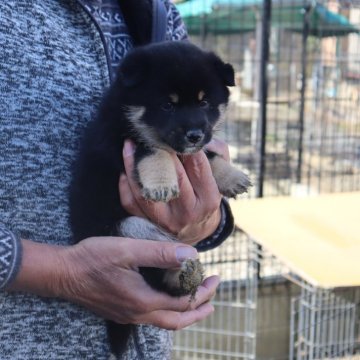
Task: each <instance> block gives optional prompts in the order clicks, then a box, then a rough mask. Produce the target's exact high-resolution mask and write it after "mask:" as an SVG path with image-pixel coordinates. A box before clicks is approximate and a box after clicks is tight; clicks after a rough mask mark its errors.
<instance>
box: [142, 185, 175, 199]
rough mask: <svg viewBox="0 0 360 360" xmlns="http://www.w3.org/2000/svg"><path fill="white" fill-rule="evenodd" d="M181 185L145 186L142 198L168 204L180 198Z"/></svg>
mask: <svg viewBox="0 0 360 360" xmlns="http://www.w3.org/2000/svg"><path fill="white" fill-rule="evenodd" d="M179 194H180V191H179V185H178V184H172V185H159V186H145V187H143V188H142V196H143V197H144V199H146V200H151V201H163V202H168V201H170V200H172V199H175V198H177V197H178V196H179Z"/></svg>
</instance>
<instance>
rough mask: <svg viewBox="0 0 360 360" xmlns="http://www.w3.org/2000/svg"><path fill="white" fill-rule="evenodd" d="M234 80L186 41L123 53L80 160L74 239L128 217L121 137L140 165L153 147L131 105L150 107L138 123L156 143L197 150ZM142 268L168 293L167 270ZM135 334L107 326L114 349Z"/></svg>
mask: <svg viewBox="0 0 360 360" xmlns="http://www.w3.org/2000/svg"><path fill="white" fill-rule="evenodd" d="M233 79H234V72H233V69H232V68H231V66H230V65H228V64H224V63H223V62H222V61H221V60H220V59H219V58H218V57H216V56H215V55H214V54H212V53H207V52H204V51H202V50H200V49H198V48H196V47H195V46H193V45H191V44H189V43H184V42H168V43H167V42H165V43H161V44H153V45H148V46H144V47H139V48H137V49H135V50H133V51H132V52H131V53H130V54H129V55H128V56H127V57H126V58H125V60H124V61H123V63H122V65H121V66H120V71H119V74H118V77H117V79H116V80H115V82H114V84H113V85H112V86H111V88H110V90H109V91H108V92H107V94H106V95H105V97H104V100H103V102H102V104H101V106H100V110H99V114H98V116H97V118H96V119H95V120H94V121H93V122H91V124H90V125H89V127H88V129H87V130H86V132H85V135H84V138H83V143H82V146H81V151H80V154H79V158H78V161H77V162H76V164H75V170H74V181H73V184H72V189H71V198H70V205H71V225H72V230H73V233H74V239H75V241H76V242H78V241H81V240H82V239H85V238H87V237H91V236H107V235H112V234H114V231H115V224H116V223H117V222H119V221H121V220H122V219H124V218H126V217H128V216H129V214H128V213H127V212H126V211H125V210H124V209H123V208H122V207H121V204H120V198H119V193H118V180H119V175H120V174H121V173H122V172H123V171H124V165H123V160H122V149H123V144H124V140H125V139H126V138H130V139H132V140H133V141H134V142H135V143H136V144H137V150H136V154H135V159H136V163H138V162H139V159H141V158H144V157H146V156H147V155H148V154H150V153H152V152H153V147H154V144H150V143H149V141H148V140H149V139H148V138H147V137H146V136H145V137H143V136H141V135H140V136H139V133H138V131H135V130H134V128H133V125H132V124H131V122H130V121H129V116H128V115H127V114H128V107H129V106H137V107H143V108H144V109H145V112H144V114H143V115H142V116H141V119H140V120H139V121H140V122H141V123H142V124H145V125H146V126H147V127H149V128H151V129H152V131H153V132H154V133H155V139H153V140H154V143H155V147H160V148H161V147H163V148H166V149H173V151H175V152H177V153H183V152H194V151H197V150H200V149H201V148H202V147H203V146H204V145H205V144H206V143H207V142H209V141H210V139H211V136H212V130H213V127H214V125H215V124H216V122H217V120H218V118H219V116H220V113H219V105H220V104H226V103H227V101H228V96H229V91H228V89H227V86H230V85H233V81H234V80H233ZM173 94H176V95H177V96H178V101H175V102H174V101H173V102H172V100H171V97H169V96H170V95H173ZM199 94H204V95H203V96H200V97H199ZM194 131H195V134H197V133H198V132H202V133H203V137H202V138H201V139H200V140H198V141H197V142H196V141H194V140H193V139H192V140H191V141H189V137H188V136H187V134H189V132H190V133H191V134H194ZM189 149H190V150H189ZM141 272H142V273H143V274H144V277H145V279H147V281H148V282H149V283H150V284H151V285H152V286H153V287H156V288H158V289H160V290H163V291H168V289H166V288H164V287H163V285H162V281H161V276H162V274H163V272H161V271H151V272H146V269H141ZM130 332H131V327H129V326H128V325H118V324H114V323H110V324H109V340H110V342H111V347H112V350H113V351H114V352H115V353H119V352H121V351H122V350H123V349H124V347H125V346H126V343H127V340H128V337H129V334H130Z"/></svg>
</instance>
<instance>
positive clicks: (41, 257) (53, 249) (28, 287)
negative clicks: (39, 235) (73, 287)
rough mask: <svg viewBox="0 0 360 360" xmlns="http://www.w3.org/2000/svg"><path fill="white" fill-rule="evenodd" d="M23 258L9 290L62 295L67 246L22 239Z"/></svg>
mask: <svg viewBox="0 0 360 360" xmlns="http://www.w3.org/2000/svg"><path fill="white" fill-rule="evenodd" d="M21 244H22V260H21V265H20V269H19V272H18V273H17V276H16V278H15V279H14V280H13V281H12V282H11V283H10V284H9V285H8V286H7V287H6V290H7V291H25V292H30V293H33V294H36V295H40V296H46V297H55V296H59V295H60V289H61V283H62V281H63V278H64V276H65V266H64V262H63V253H64V251H66V248H65V247H60V246H55V245H47V244H39V243H36V242H34V241H29V240H21Z"/></svg>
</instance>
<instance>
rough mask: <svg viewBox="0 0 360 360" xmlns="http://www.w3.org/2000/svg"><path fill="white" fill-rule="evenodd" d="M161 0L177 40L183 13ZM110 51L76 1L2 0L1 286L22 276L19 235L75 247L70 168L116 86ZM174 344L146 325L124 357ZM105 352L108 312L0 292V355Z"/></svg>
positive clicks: (160, 355)
mask: <svg viewBox="0 0 360 360" xmlns="http://www.w3.org/2000/svg"><path fill="white" fill-rule="evenodd" d="M164 1H165V3H166V6H167V9H168V38H169V39H172V38H173V31H174V29H173V23H174V16H176V13H175V12H174V11H173V8H172V5H170V4H169V3H168V2H167V0H164ZM104 49H105V47H104V44H103V38H102V36H101V35H100V33H99V31H98V28H97V27H96V25H95V23H94V21H93V19H92V18H91V17H90V16H89V14H88V13H87V12H86V11H85V9H84V7H83V6H81V5H80V4H79V2H78V1H76V0H6V1H1V2H0V134H1V135H0V288H1V287H4V286H5V285H6V284H8V283H9V282H10V281H11V279H12V278H13V277H14V276H15V275H16V271H17V269H16V265H17V264H18V263H19V259H20V256H21V251H20V247H19V243H18V241H17V239H20V238H24V239H29V240H33V241H37V242H40V243H48V244H58V245H69V244H71V237H72V235H71V232H70V228H69V219H68V214H69V211H68V196H67V194H68V188H69V183H70V178H71V170H70V169H71V166H72V163H73V160H74V158H75V154H76V153H77V150H78V146H79V134H81V133H82V131H83V129H84V128H85V126H86V125H87V123H88V122H89V121H90V120H91V118H92V116H93V114H94V112H95V111H96V109H97V107H98V104H99V101H100V99H101V96H102V94H103V92H104V89H106V88H107V87H108V86H109V82H110V80H109V68H108V63H107V58H106V56H105V50H104ZM145 339H146V342H145ZM169 345H170V335H169V333H168V332H166V331H164V330H159V329H154V328H151V327H146V326H140V327H138V330H137V334H136V336H134V337H133V339H132V344H131V346H130V348H129V351H128V353H127V354H126V356H125V358H126V359H140V358H141V357H143V358H144V359H155V358H156V359H166V358H168V357H169V356H170V355H169V354H170V347H169ZM150 354H151V355H150ZM108 357H109V349H108V344H107V339H106V330H105V324H104V320H103V319H101V318H99V317H97V316H95V315H94V314H92V313H91V312H89V311H87V310H86V309H83V308H81V307H79V306H77V305H74V304H71V303H69V302H67V301H62V300H59V299H47V298H41V297H37V296H34V295H31V294H27V293H8V292H5V291H2V292H0V359H1V360H5V359H11V360H16V359H22V360H25V359H26V360H27V359H30V360H31V359H34V360H35V359H36V360H40V359H44V360H45V359H46V360H48V359H57V360H59V359H97V360H102V359H108Z"/></svg>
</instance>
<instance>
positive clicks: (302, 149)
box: [179, 0, 360, 196]
mask: <svg viewBox="0 0 360 360" xmlns="http://www.w3.org/2000/svg"><path fill="white" fill-rule="evenodd" d="M191 4H193V5H191ZM184 6H187V7H186V8H184ZM179 8H180V12H182V13H183V16H184V20H185V22H186V24H187V25H188V27H189V31H190V38H191V40H192V41H193V42H195V43H197V44H199V45H200V46H201V47H203V48H206V49H210V50H214V51H215V52H217V53H218V54H219V55H220V56H222V57H223V58H224V59H226V60H227V61H229V62H230V63H231V64H233V66H234V68H235V70H236V78H237V85H236V87H234V88H233V89H232V101H231V103H230V106H229V112H228V117H227V120H226V122H225V124H224V133H223V134H222V135H223V136H224V137H225V139H226V140H227V142H228V143H229V144H230V145H231V146H232V156H233V159H234V160H235V161H236V162H238V163H239V164H240V165H241V166H243V167H244V168H246V169H247V170H248V171H249V172H250V173H251V175H252V177H253V179H254V182H255V184H256V186H255V188H254V189H253V194H254V195H257V196H259V194H260V196H268V195H289V194H295V195H296V194H301V193H305V194H313V193H323V192H335V191H352V190H359V189H360V117H359V106H360V36H359V33H358V30H359V29H360V2H359V1H350V0H348V1H345V0H342V1H340V0H339V1H336V0H329V1H313V0H311V1H310V0H272V1H270V0H258V1H256V0H226V1H224V0H192V1H187V2H185V3H183V4H180V5H179ZM190 14H192V15H191V16H190ZM194 14H197V16H195V15H194ZM194 19H196V21H195V20H194ZM259 188H263V189H261V191H259Z"/></svg>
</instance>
